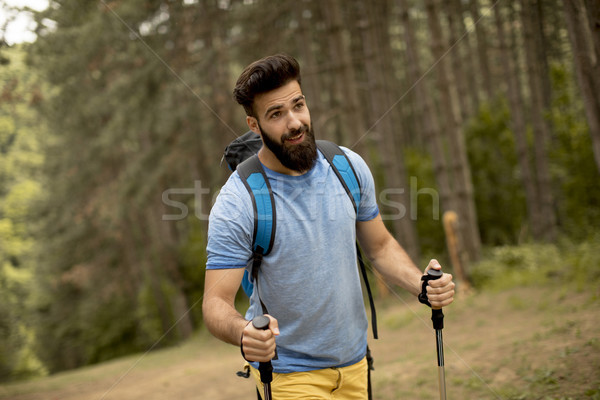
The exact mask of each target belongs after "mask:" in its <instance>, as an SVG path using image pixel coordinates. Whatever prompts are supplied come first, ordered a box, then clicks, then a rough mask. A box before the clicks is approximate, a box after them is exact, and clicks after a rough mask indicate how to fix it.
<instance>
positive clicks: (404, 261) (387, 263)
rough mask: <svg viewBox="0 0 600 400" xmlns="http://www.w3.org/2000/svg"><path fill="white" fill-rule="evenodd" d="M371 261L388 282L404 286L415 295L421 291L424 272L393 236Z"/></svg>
mask: <svg viewBox="0 0 600 400" xmlns="http://www.w3.org/2000/svg"><path fill="white" fill-rule="evenodd" d="M371 262H372V264H373V266H374V267H375V269H376V270H377V271H378V272H379V273H380V274H381V275H383V277H384V278H385V279H386V280H387V281H388V282H392V283H394V284H396V285H398V286H401V287H403V288H404V289H406V290H408V291H409V292H410V293H412V294H413V295H415V296H416V295H418V294H419V293H420V291H421V287H420V279H421V276H422V275H423V272H422V271H420V270H419V269H418V268H417V266H416V265H415V263H414V262H413V261H412V260H411V258H410V257H409V255H408V254H407V253H406V251H404V249H403V248H402V246H400V244H399V243H398V242H397V241H396V240H395V239H394V238H393V237H391V236H390V237H389V240H388V241H387V243H386V244H385V245H384V246H382V247H381V248H380V249H379V251H378V252H377V253H376V254H374V255H373V258H372V259H371Z"/></svg>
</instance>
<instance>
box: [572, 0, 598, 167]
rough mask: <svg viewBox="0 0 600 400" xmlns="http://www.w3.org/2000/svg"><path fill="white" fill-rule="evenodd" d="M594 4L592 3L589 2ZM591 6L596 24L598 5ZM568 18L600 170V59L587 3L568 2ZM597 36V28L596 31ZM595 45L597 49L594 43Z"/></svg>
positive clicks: (591, 15) (576, 68) (579, 78)
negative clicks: (593, 41) (592, 33)
mask: <svg viewBox="0 0 600 400" xmlns="http://www.w3.org/2000/svg"><path fill="white" fill-rule="evenodd" d="M589 3H592V2H589ZM591 7H592V8H589V9H588V12H589V14H588V17H589V18H590V19H593V20H594V22H592V24H593V23H597V20H596V19H594V18H597V15H595V14H597V13H598V8H600V7H598V6H596V8H595V9H594V8H593V7H594V6H593V5H592V6H591ZM565 17H566V20H567V27H568V30H569V38H570V39H571V45H572V47H573V53H574V56H575V57H574V64H575V70H576V73H577V81H578V82H579V87H580V89H581V93H582V95H583V98H584V99H585V101H584V102H583V103H584V106H585V115H586V118H587V121H588V125H589V128H590V135H591V137H592V146H593V149H594V158H595V160H596V165H597V167H598V171H600V77H599V76H600V61H599V59H598V56H599V55H600V52H599V51H598V50H599V49H598V46H597V43H594V44H593V43H591V42H592V40H590V39H591V37H592V35H590V34H589V31H588V27H589V25H588V23H587V22H586V16H585V13H584V6H583V4H582V3H581V1H580V0H573V1H567V2H565ZM594 33H595V34H596V36H597V35H598V33H597V31H596V32H594ZM595 45H596V48H595V50H594V46H595Z"/></svg>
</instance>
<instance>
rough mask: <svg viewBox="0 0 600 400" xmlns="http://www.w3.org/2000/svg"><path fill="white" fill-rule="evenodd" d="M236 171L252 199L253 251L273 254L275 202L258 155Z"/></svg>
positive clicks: (239, 166)
mask: <svg viewBox="0 0 600 400" xmlns="http://www.w3.org/2000/svg"><path fill="white" fill-rule="evenodd" d="M236 171H237V172H238V174H239V175H240V178H241V179H242V182H243V183H244V186H246V189H248V192H249V193H250V197H251V198H252V207H253V209H254V232H253V236H252V251H254V252H257V253H260V254H262V255H263V256H266V255H267V254H269V253H270V252H271V248H272V247H273V239H274V237H275V220H276V218H275V201H274V199H273V191H272V190H271V185H270V184H269V180H268V179H267V175H266V174H265V170H264V169H263V167H262V165H261V163H260V161H259V160H258V156H257V155H254V156H252V157H250V158H248V159H247V160H246V161H244V162H243V163H241V164H240V165H238V167H237V169H236Z"/></svg>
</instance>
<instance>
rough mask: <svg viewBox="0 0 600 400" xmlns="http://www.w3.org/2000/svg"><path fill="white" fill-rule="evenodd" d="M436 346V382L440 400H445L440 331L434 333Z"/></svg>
mask: <svg viewBox="0 0 600 400" xmlns="http://www.w3.org/2000/svg"><path fill="white" fill-rule="evenodd" d="M435 337H436V344H437V359H438V380H439V386H440V400H446V371H445V369H444V339H443V337H442V330H441V329H436V331H435Z"/></svg>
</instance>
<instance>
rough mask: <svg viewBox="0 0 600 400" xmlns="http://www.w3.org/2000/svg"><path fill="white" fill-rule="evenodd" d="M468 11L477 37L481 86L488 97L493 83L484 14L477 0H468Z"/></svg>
mask: <svg viewBox="0 0 600 400" xmlns="http://www.w3.org/2000/svg"><path fill="white" fill-rule="evenodd" d="M468 4H469V12H470V14H471V18H472V19H473V23H474V24H475V35H476V37H477V60H478V61H479V70H480V71H481V79H482V86H483V88H484V89H485V93H486V95H487V98H488V99H492V98H493V97H494V83H493V81H492V79H493V76H492V71H491V68H490V63H489V57H488V46H489V45H488V35H487V29H486V26H487V25H486V24H485V22H484V21H482V19H483V18H486V17H485V16H482V15H481V11H480V9H479V1H478V0H469V3H468Z"/></svg>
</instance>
